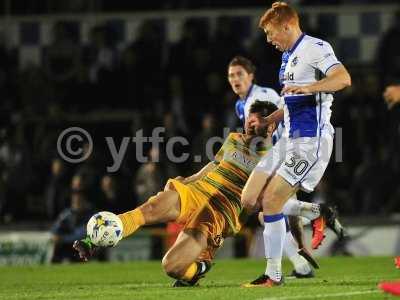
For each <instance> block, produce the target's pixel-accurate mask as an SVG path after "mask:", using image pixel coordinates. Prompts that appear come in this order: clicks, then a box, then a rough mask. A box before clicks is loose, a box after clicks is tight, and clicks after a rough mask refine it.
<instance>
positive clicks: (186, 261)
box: [162, 229, 211, 287]
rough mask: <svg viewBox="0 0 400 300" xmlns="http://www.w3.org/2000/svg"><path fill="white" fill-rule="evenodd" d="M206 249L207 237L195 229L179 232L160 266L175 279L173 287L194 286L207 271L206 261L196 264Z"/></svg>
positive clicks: (208, 263) (208, 264) (208, 267)
mask: <svg viewBox="0 0 400 300" xmlns="http://www.w3.org/2000/svg"><path fill="white" fill-rule="evenodd" d="M206 248H207V237H206V236H205V235H204V234H203V233H202V232H200V231H198V230H196V229H189V230H185V231H183V232H181V233H180V234H179V236H178V239H177V240H176V242H175V244H174V245H173V246H172V247H171V249H169V251H168V252H167V253H166V254H165V256H164V258H163V260H162V266H163V268H164V271H165V272H166V273H167V275H168V276H170V277H172V278H175V279H177V281H176V282H175V283H174V287H182V286H194V285H196V284H197V282H198V281H199V279H200V278H202V277H203V276H204V274H205V273H206V272H208V271H209V269H210V267H211V264H210V262H208V261H200V262H196V260H197V258H198V257H199V256H200V254H201V253H202V252H203V250H204V249H206Z"/></svg>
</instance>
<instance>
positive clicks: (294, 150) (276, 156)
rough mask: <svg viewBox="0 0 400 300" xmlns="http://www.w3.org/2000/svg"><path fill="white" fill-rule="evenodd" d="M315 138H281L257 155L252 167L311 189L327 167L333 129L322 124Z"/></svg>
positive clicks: (291, 183) (292, 183)
mask: <svg viewBox="0 0 400 300" xmlns="http://www.w3.org/2000/svg"><path fill="white" fill-rule="evenodd" d="M325 128H326V129H323V130H322V132H321V136H319V137H300V138H296V139H290V138H285V137H282V138H281V139H280V140H279V141H278V142H277V143H276V144H275V145H274V147H272V149H271V150H270V151H268V153H267V154H266V155H265V156H264V157H263V158H261V160H260V161H259V163H258V164H257V166H256V167H255V169H254V170H256V171H261V172H264V173H267V174H269V175H273V174H279V175H280V176H282V177H283V178H284V179H285V180H286V181H287V182H289V183H290V185H292V186H299V187H300V189H302V190H304V191H306V192H312V191H313V190H314V188H315V186H316V185H317V184H318V183H319V181H320V180H321V178H322V175H323V174H324V172H325V169H326V167H327V166H328V163H329V159H330V157H331V154H332V148H333V129H332V127H331V126H326V127H325Z"/></svg>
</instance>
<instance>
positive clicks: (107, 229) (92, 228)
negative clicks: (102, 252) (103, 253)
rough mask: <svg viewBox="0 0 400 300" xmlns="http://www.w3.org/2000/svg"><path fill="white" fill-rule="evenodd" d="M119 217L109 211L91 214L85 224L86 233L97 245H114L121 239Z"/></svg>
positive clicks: (121, 226) (121, 227) (121, 228)
mask: <svg viewBox="0 0 400 300" xmlns="http://www.w3.org/2000/svg"><path fill="white" fill-rule="evenodd" d="M122 230H123V225H122V221H121V219H120V218H119V217H118V216H117V215H115V214H113V213H112V212H109V211H101V212H98V213H96V214H95V215H93V216H92V217H91V218H90V220H89V222H88V223H87V226H86V231H87V235H88V236H89V238H90V240H91V241H92V243H93V244H94V245H96V246H99V247H114V246H115V245H116V244H118V242H119V241H120V240H121V239H122Z"/></svg>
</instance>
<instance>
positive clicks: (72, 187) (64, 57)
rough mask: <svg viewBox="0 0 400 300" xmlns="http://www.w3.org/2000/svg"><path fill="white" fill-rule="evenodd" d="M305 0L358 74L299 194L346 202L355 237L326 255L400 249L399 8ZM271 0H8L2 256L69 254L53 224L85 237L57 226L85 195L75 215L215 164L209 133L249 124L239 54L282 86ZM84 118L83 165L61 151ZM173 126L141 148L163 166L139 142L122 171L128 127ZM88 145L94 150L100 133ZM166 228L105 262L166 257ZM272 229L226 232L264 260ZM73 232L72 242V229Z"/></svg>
mask: <svg viewBox="0 0 400 300" xmlns="http://www.w3.org/2000/svg"><path fill="white" fill-rule="evenodd" d="M119 2H121V3H119ZM122 2H123V3H122ZM139 2H140V3H139ZM152 2H154V3H152ZM290 3H292V4H293V5H294V6H295V7H296V8H297V9H298V11H299V12H300V18H301V24H302V29H303V30H304V31H305V32H306V33H308V34H310V35H313V36H316V37H319V38H322V39H325V40H327V41H329V42H330V43H331V44H332V46H333V48H334V50H335V52H336V55H337V57H338V58H339V60H341V61H342V62H343V63H344V64H345V65H346V67H347V68H348V70H349V71H350V73H351V75H352V80H353V86H352V87H351V88H348V89H346V90H345V91H342V92H340V93H337V94H336V96H335V101H334V105H333V114H332V123H333V125H334V126H335V127H336V128H337V140H336V146H335V148H334V153H333V156H332V161H331V163H330V165H329V167H328V170H327V172H326V174H325V176H324V179H323V181H322V182H321V184H320V185H319V187H318V189H317V191H316V192H315V193H313V194H311V195H307V194H301V195H299V197H300V198H301V199H307V200H309V201H318V202H327V203H329V204H332V205H336V206H337V207H338V209H339V212H340V214H341V216H342V217H343V219H344V223H345V224H346V225H348V226H349V231H350V234H351V236H350V238H349V240H347V241H345V243H341V244H337V243H336V242H335V238H334V236H333V235H331V234H330V235H329V236H328V239H327V242H326V243H325V244H324V246H323V247H322V248H321V249H320V250H319V252H317V254H319V255H331V254H337V253H345V254H355V255H374V254H385V255H393V254H395V253H399V251H400V244H398V240H399V230H398V225H396V224H398V221H399V218H398V214H399V212H400V201H399V198H400V185H399V184H398V181H399V175H400V155H399V153H398V150H399V149H400V147H399V146H400V143H399V142H400V136H399V135H400V134H399V120H400V118H399V117H400V106H394V107H392V108H391V109H389V108H388V107H387V105H386V104H385V102H384V100H383V97H382V93H383V91H384V88H385V87H386V86H387V85H388V84H395V83H398V84H400V51H399V49H398V46H397V45H398V43H399V41H400V18H399V17H400V10H399V9H400V6H399V5H398V4H397V1H379V5H375V4H374V3H376V1H362V0H358V1H357V0H353V1H340V0H337V1H335V0H331V1H327V0H321V1H317V0H315V1H306V0H305V1H291V2H290ZM270 4H271V2H270V1H256V0H253V1H249V0H247V1H211V0H209V1H183V0H182V1H172V0H171V1H168V0H167V1H163V4H162V5H161V4H160V3H159V1H129V3H128V1H106V0H92V1H77V0H69V1H50V0H42V1H34V0H30V1H28V0H27V1H22V0H16V1H11V0H1V1H0V263H32V262H34V263H36V262H47V261H49V260H51V259H53V260H56V259H55V258H54V256H53V254H52V253H53V249H54V248H53V246H54V245H55V243H54V241H55V240H56V239H55V238H54V234H56V235H57V236H58V237H62V236H67V235H68V236H69V237H71V234H73V233H74V232H75V233H76V231H74V230H75V229H76V228H68V226H64V227H62V228H63V229H62V230H63V231H62V232H61V231H57V232H55V231H54V230H53V232H52V233H51V229H52V228H53V229H54V227H53V226H54V224H56V220H57V218H58V217H59V216H60V214H62V213H63V211H64V212H65V209H70V208H71V203H72V208H73V209H74V210H79V209H80V208H81V207H84V208H83V210H82V211H83V213H80V214H78V217H77V218H78V219H79V220H78V221H77V223H76V224H84V223H85V222H86V221H85V220H87V216H90V215H91V214H92V213H93V212H94V211H98V210H110V211H113V212H116V213H119V212H123V211H125V210H127V209H133V208H134V207H136V206H137V205H140V204H141V203H143V202H144V201H145V200H146V199H147V198H148V197H149V196H151V195H153V194H156V193H157V192H158V191H159V190H160V189H162V187H163V185H164V183H165V182H166V179H167V178H170V177H175V176H177V175H183V176H187V175H190V174H192V173H194V172H195V171H197V170H198V169H199V168H201V166H203V165H204V164H205V163H207V161H208V160H207V157H206V156H205V153H204V150H203V149H204V148H205V145H206V142H207V140H208V139H209V138H210V137H214V136H223V134H224V131H223V128H230V130H235V129H236V128H237V127H240V126H241V124H240V122H239V120H238V119H237V118H236V116H235V113H234V104H235V101H236V99H237V97H236V96H235V95H234V94H233V92H232V91H231V89H230V86H229V84H228V82H227V64H228V62H229V61H230V60H231V58H232V57H233V56H235V55H243V56H246V57H248V58H250V59H251V60H252V61H253V62H254V63H255V64H256V66H257V72H256V78H257V83H258V84H259V85H262V86H267V87H271V88H274V89H276V90H277V91H278V92H279V91H280V86H279V84H278V70H279V66H280V56H281V53H279V52H278V51H276V50H275V49H273V48H272V47H271V46H270V45H267V43H266V38H265V35H264V34H263V32H262V31H261V30H260V29H258V28H257V24H258V20H259V17H260V16H261V14H262V13H263V12H264V11H265V10H266V9H267V8H268V7H269V6H270ZM73 126H75V127H80V128H83V129H85V130H86V131H87V132H88V133H90V135H91V137H92V139H93V151H92V153H91V155H90V157H89V158H88V159H87V160H85V161H83V162H80V163H77V164H76V163H70V162H68V161H65V159H63V158H62V157H60V155H59V151H57V139H58V137H59V135H60V133H61V132H62V131H63V130H64V129H66V128H69V127H73ZM158 126H162V127H164V128H165V132H163V134H162V137H163V138H164V142H165V143H164V144H162V145H161V146H160V147H159V148H158V149H156V147H152V145H151V143H144V144H143V147H142V148H141V149H140V150H141V151H143V153H144V155H145V156H146V157H150V159H149V162H147V163H140V162H139V161H138V159H137V153H138V151H139V150H138V145H137V144H135V143H134V142H130V143H129V144H128V145H127V151H126V155H124V159H123V161H122V162H121V165H120V167H119V168H118V170H117V171H116V172H109V170H108V169H107V167H109V166H111V165H112V164H113V160H112V156H111V155H110V150H109V144H108V143H107V140H106V139H105V138H106V137H112V139H113V140H114V141H115V145H116V146H117V147H120V145H122V141H123V138H124V137H134V136H136V134H137V132H138V131H141V132H142V133H143V135H144V136H150V135H151V132H152V129H153V128H155V127H158ZM175 136H183V137H185V138H186V139H187V140H188V141H189V145H180V144H177V145H175V147H174V148H173V150H174V153H175V154H176V155H177V156H179V155H180V154H182V153H190V154H191V155H190V157H189V159H187V160H186V161H184V162H181V163H173V162H170V161H169V160H168V159H167V158H166V155H165V151H166V147H165V144H166V142H167V141H168V140H169V139H170V138H172V137H175ZM214 146H215V147H214V151H215V150H216V149H218V144H215V145H214ZM74 147H75V148H76V149H80V148H82V149H83V152H84V153H85V151H86V150H87V143H85V142H83V143H82V144H79V143H77V144H74ZM85 149H86V150H85ZM195 156H196V157H199V156H201V157H202V160H201V161H199V160H198V159H194V157H195ZM335 159H336V160H339V161H342V162H335ZM166 232H167V231H166V230H165V226H164V225H162V226H157V227H152V228H150V229H148V230H142V232H141V233H140V234H139V235H138V236H136V237H133V238H131V239H128V240H127V241H126V242H124V243H121V245H120V247H118V248H116V249H113V251H110V252H108V253H104V255H102V256H101V257H100V259H149V258H159V257H161V256H162V254H163V253H164V252H165V250H166V249H167V248H168V245H169V243H170V242H171V241H170V237H171V235H170V234H167V233H166ZM307 234H309V233H307ZM258 237H259V236H258V233H257V228H256V226H255V224H254V226H253V227H249V228H248V230H246V231H244V232H243V233H242V234H240V235H239V236H238V237H237V238H235V239H232V240H229V241H227V245H226V246H225V248H224V249H223V250H222V251H221V253H220V256H223V257H238V256H247V255H251V256H258V255H260V253H261V252H260V248H259V246H257V245H258V243H257V240H258ZM61 239H62V238H61ZM377 239H379V241H380V242H379V243H376V241H377ZM65 243H66V245H64V246H65V247H66V248H65V249H70V240H69V239H67V238H66V239H65ZM68 243H69V244H68ZM64 246H63V247H64ZM132 249H135V250H134V251H132ZM68 251H69V250H67V252H68ZM62 259H64V258H61V260H62Z"/></svg>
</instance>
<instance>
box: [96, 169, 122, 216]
mask: <svg viewBox="0 0 400 300" xmlns="http://www.w3.org/2000/svg"><path fill="white" fill-rule="evenodd" d="M122 197H123V195H121V193H120V189H119V184H118V182H117V179H116V177H115V176H112V175H104V176H103V177H102V178H101V180H100V197H99V201H98V204H97V206H98V207H97V208H98V209H99V210H105V211H111V212H113V213H115V214H118V213H122V212H123V211H124V208H125V204H124V202H125V199H123V198H122ZM125 197H126V195H125Z"/></svg>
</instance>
